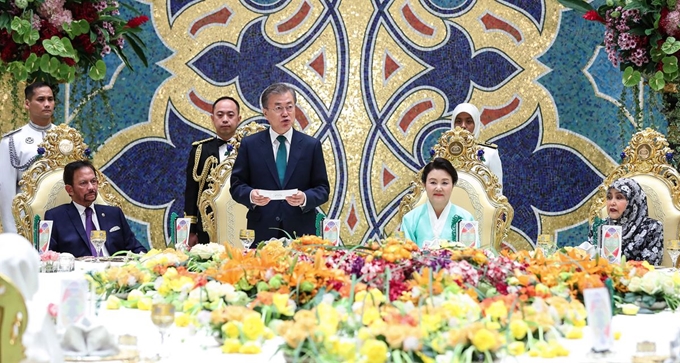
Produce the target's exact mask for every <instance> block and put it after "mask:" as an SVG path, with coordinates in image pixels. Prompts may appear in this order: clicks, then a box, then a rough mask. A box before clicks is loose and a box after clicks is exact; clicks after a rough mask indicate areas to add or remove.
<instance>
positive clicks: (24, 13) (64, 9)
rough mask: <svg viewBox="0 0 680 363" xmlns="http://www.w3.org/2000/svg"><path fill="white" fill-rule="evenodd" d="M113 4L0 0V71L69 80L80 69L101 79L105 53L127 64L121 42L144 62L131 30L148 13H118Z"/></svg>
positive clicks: (109, 0)
mask: <svg viewBox="0 0 680 363" xmlns="http://www.w3.org/2000/svg"><path fill="white" fill-rule="evenodd" d="M119 7H120V4H119V3H118V2H117V1H113V0H96V1H87V0H85V1H76V0H32V1H31V0H0V48H1V49H2V52H0V60H1V62H0V74H1V73H5V72H11V73H12V75H13V76H14V78H15V79H16V80H17V81H28V82H32V81H36V80H40V81H44V82H47V83H51V84H54V83H65V82H73V81H74V80H75V79H76V76H78V75H80V74H83V73H86V74H87V75H88V76H89V78H91V79H93V80H95V81H96V80H102V79H104V77H105V76H106V64H105V63H104V61H103V60H102V58H103V57H104V56H106V55H107V54H109V53H112V52H113V53H116V54H117V55H118V56H119V57H120V58H121V59H122V60H123V62H125V64H126V65H127V66H128V67H129V66H130V64H129V62H128V58H127V56H126V55H125V53H124V52H123V49H124V47H125V46H126V44H127V45H129V46H130V48H132V50H133V51H134V52H135V54H136V55H137V56H138V57H139V59H140V60H141V61H142V62H143V63H144V64H145V65H146V64H147V60H146V56H145V55H144V51H143V48H144V43H143V42H142V40H141V39H140V38H139V36H138V35H137V33H139V32H140V31H141V29H140V25H142V24H144V23H145V22H146V21H148V20H149V19H148V17H146V16H144V15H142V16H137V17H134V18H132V19H124V18H122V17H121V16H120V10H119Z"/></svg>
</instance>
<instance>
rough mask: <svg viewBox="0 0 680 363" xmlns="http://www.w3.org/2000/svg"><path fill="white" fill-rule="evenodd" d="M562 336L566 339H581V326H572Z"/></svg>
mask: <svg viewBox="0 0 680 363" xmlns="http://www.w3.org/2000/svg"><path fill="white" fill-rule="evenodd" d="M564 337H565V338H567V339H581V338H583V329H582V328H581V327H578V326H574V327H572V328H571V329H569V331H568V332H567V334H566V335H565V336H564Z"/></svg>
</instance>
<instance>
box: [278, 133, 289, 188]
mask: <svg viewBox="0 0 680 363" xmlns="http://www.w3.org/2000/svg"><path fill="white" fill-rule="evenodd" d="M276 140H278V141H279V150H278V151H277V152H276V171H278V173H279V181H280V182H281V187H282V188H283V179H284V178H285V177H286V165H288V160H286V159H287V158H288V155H286V137H285V136H283V135H279V137H277V138H276Z"/></svg>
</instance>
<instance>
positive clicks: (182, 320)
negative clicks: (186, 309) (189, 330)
mask: <svg viewBox="0 0 680 363" xmlns="http://www.w3.org/2000/svg"><path fill="white" fill-rule="evenodd" d="M191 320H192V318H191V315H188V314H184V313H182V314H178V315H177V316H176V317H175V325H177V326H178V327H180V328H183V327H185V326H189V324H191Z"/></svg>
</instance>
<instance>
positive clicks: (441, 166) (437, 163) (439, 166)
mask: <svg viewBox="0 0 680 363" xmlns="http://www.w3.org/2000/svg"><path fill="white" fill-rule="evenodd" d="M435 169H436V170H444V171H445V172H447V173H449V175H450V176H451V181H452V182H453V185H456V183H457V182H458V173H457V172H456V168H454V167H453V165H451V162H450V161H448V160H446V159H444V158H435V159H434V160H432V161H430V162H429V163H428V164H427V165H425V167H424V168H423V175H422V176H421V180H422V181H423V184H425V181H426V180H427V176H428V174H430V172H431V171H432V170H435Z"/></svg>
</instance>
